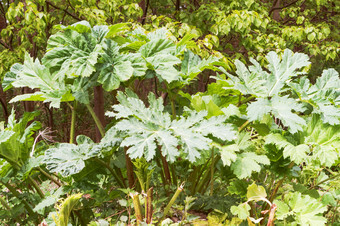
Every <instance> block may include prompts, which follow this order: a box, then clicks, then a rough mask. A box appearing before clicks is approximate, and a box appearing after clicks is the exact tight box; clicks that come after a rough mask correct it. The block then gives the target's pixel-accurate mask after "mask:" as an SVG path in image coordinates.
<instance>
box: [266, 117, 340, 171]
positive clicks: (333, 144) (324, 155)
mask: <svg viewBox="0 0 340 226" xmlns="http://www.w3.org/2000/svg"><path fill="white" fill-rule="evenodd" d="M339 131H340V127H339V126H330V125H328V124H324V123H323V122H322V121H321V120H320V116H318V115H313V116H312V117H311V118H310V119H309V120H308V123H307V125H306V126H304V127H303V131H301V132H299V133H297V134H295V135H294V136H290V135H289V134H288V135H286V136H284V135H282V134H269V135H268V136H266V138H265V140H266V143H272V144H275V145H276V146H277V147H278V148H282V149H283V156H284V158H288V157H289V158H290V159H291V160H292V161H294V162H295V163H297V164H300V163H302V162H306V163H308V164H313V165H315V164H317V165H318V164H320V165H322V166H328V167H331V166H332V165H333V164H335V163H336V161H338V160H339V159H340V132H339Z"/></svg>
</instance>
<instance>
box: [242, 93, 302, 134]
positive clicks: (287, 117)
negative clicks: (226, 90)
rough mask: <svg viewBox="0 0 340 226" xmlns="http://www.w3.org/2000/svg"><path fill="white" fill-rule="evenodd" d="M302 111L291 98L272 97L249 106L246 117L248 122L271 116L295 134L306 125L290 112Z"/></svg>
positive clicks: (261, 99) (300, 106) (299, 105)
mask: <svg viewBox="0 0 340 226" xmlns="http://www.w3.org/2000/svg"><path fill="white" fill-rule="evenodd" d="M303 110H304V108H303V105H302V104H299V103H297V102H296V101H295V100H294V99H292V98H288V97H287V96H283V97H280V96H274V97H273V98H271V99H266V98H259V99H258V100H256V101H255V102H252V103H251V104H249V106H248V108H247V115H248V117H249V120H250V121H256V120H261V119H262V118H263V117H264V116H265V115H267V114H272V115H273V116H275V118H278V119H280V120H281V121H282V124H283V125H284V126H286V127H289V130H290V131H291V132H292V133H296V132H297V131H301V130H302V126H304V125H306V122H305V120H304V119H303V118H301V117H300V116H298V115H297V114H294V113H293V112H292V111H295V112H302V111H303Z"/></svg>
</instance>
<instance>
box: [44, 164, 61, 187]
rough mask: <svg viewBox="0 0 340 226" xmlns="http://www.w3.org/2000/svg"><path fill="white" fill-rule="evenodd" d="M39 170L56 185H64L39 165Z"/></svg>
mask: <svg viewBox="0 0 340 226" xmlns="http://www.w3.org/2000/svg"><path fill="white" fill-rule="evenodd" d="M38 170H39V171H40V172H41V173H42V174H44V176H45V177H47V178H48V179H50V180H51V181H53V182H54V183H55V184H56V185H58V186H59V187H61V186H62V184H61V183H60V182H59V181H58V180H56V179H55V178H54V177H52V176H51V175H50V174H49V173H47V172H46V171H45V170H43V169H42V168H40V167H38Z"/></svg>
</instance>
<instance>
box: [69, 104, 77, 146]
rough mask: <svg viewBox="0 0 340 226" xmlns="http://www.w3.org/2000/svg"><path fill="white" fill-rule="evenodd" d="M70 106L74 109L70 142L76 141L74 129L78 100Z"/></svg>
mask: <svg viewBox="0 0 340 226" xmlns="http://www.w3.org/2000/svg"><path fill="white" fill-rule="evenodd" d="M69 107H70V108H71V111H72V116H71V128H70V144H73V143H74V131H75V126H76V108H77V101H74V103H73V107H72V106H71V105H70V104H69Z"/></svg>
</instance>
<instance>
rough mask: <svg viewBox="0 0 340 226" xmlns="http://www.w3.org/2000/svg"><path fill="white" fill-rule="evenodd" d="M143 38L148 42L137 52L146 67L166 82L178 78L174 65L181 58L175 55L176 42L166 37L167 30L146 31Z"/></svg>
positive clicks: (178, 62)
mask: <svg viewBox="0 0 340 226" xmlns="http://www.w3.org/2000/svg"><path fill="white" fill-rule="evenodd" d="M143 35H144V36H145V34H143ZM145 38H146V39H148V42H147V43H145V44H144V45H142V46H141V47H140V49H139V50H138V53H139V54H140V56H141V58H142V59H144V60H145V63H146V65H147V67H148V68H149V69H150V70H151V71H154V72H155V73H156V76H158V78H159V79H161V80H165V81H167V82H168V83H171V82H172V81H175V80H178V79H179V72H178V70H177V69H176V68H175V67H174V66H175V65H176V64H180V63H181V60H180V59H179V58H177V57H176V56H175V52H176V44H175V43H174V42H173V41H171V40H170V39H169V38H168V37H167V30H166V29H158V30H156V31H154V32H150V33H148V34H147V35H146V37H145Z"/></svg>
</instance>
